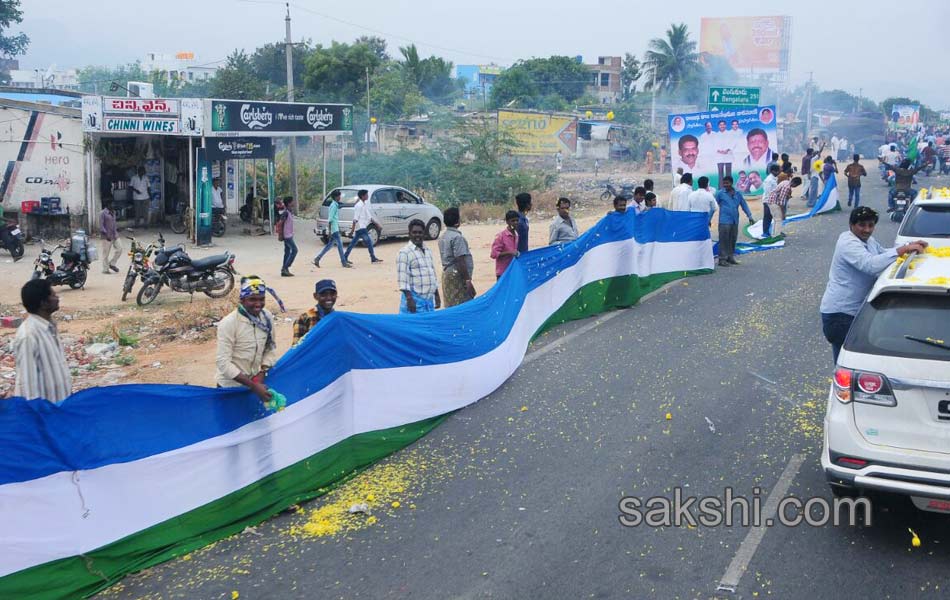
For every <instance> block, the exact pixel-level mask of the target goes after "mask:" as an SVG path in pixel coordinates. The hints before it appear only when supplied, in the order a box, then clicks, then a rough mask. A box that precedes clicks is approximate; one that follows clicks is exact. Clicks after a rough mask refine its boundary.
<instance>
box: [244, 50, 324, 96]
mask: <svg viewBox="0 0 950 600" xmlns="http://www.w3.org/2000/svg"><path fill="white" fill-rule="evenodd" d="M291 54H292V55H293V64H294V86H296V87H300V86H301V85H303V65H304V61H305V60H306V58H307V55H308V54H310V41H309V40H307V41H304V42H303V43H300V44H294V45H293V50H292V51H291ZM251 63H252V65H253V66H254V73H255V74H256V75H257V77H258V78H260V79H262V80H264V81H267V82H270V83H271V84H273V85H275V86H277V87H281V88H285V87H286V86H287V45H286V44H285V43H284V42H274V43H271V44H264V45H263V46H261V47H259V48H257V49H256V50H254V53H253V54H252V55H251Z"/></svg>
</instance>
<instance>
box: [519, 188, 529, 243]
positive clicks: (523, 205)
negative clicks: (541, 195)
mask: <svg viewBox="0 0 950 600" xmlns="http://www.w3.org/2000/svg"><path fill="white" fill-rule="evenodd" d="M515 204H516V205H517V207H518V252H527V251H528V229H529V225H530V223H529V222H528V212H529V211H530V210H531V194H529V193H527V192H521V193H520V194H518V195H517V196H515Z"/></svg>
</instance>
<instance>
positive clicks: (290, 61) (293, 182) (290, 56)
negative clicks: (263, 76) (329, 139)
mask: <svg viewBox="0 0 950 600" xmlns="http://www.w3.org/2000/svg"><path fill="white" fill-rule="evenodd" d="M284 22H285V23H286V24H287V38H286V40H285V41H286V44H285V46H284V47H285V48H286V52H287V102H293V101H294V44H293V42H291V41H290V3H289V2H288V3H287V18H286V19H284ZM289 142H290V193H291V194H293V197H294V200H296V201H297V202H300V196H299V195H298V194H297V138H295V137H293V136H290V138H289ZM273 201H274V199H273V198H271V202H273Z"/></svg>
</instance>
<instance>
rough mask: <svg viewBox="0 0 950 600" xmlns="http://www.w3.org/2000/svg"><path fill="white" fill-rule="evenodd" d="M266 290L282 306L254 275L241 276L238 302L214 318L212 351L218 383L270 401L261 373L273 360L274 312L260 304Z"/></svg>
mask: <svg viewBox="0 0 950 600" xmlns="http://www.w3.org/2000/svg"><path fill="white" fill-rule="evenodd" d="M267 292H269V293H270V294H271V295H273V296H274V298H276V299H277V303H278V304H279V305H280V308H281V310H283V308H284V307H283V303H281V301H280V298H277V295H276V294H275V293H274V290H272V289H270V288H268V287H267V284H265V283H264V281H263V280H262V279H261V278H260V277H258V276H257V275H248V276H247V277H242V278H241V292H240V296H239V297H240V304H238V307H237V308H236V309H235V310H233V311H231V313H230V314H228V315H227V316H226V317H224V318H223V319H221V321H220V322H218V348H217V353H216V355H215V357H216V358H215V365H216V369H217V373H216V375H215V381H216V383H217V384H218V387H224V388H233V387H241V386H244V387H246V388H248V389H249V390H251V391H252V392H254V393H255V394H256V395H257V397H258V398H260V399H261V402H270V400H271V397H270V392H269V391H268V390H267V386H265V385H264V376H265V375H266V374H267V371H268V370H269V369H270V368H271V367H272V366H274V363H275V362H276V361H277V342H276V341H275V332H274V315H273V314H271V312H270V311H269V310H267V309H266V308H264V301H265V293H267Z"/></svg>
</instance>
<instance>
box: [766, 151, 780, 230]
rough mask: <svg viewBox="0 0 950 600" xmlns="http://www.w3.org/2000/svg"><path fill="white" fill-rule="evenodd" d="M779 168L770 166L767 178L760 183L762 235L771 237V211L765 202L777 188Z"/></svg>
mask: <svg viewBox="0 0 950 600" xmlns="http://www.w3.org/2000/svg"><path fill="white" fill-rule="evenodd" d="M781 172H782V171H781V167H779V166H778V165H772V166H770V167H769V176H768V177H766V178H765V181H764V182H762V235H763V237H771V236H772V233H771V229H772V211H771V209H769V203H768V202H766V201H765V200H766V199H767V198H768V197H769V194H771V193H772V190H774V189H775V188H776V187H778V177H779V175H780V174H781Z"/></svg>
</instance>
